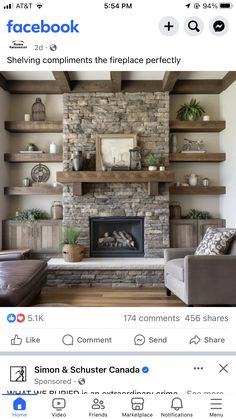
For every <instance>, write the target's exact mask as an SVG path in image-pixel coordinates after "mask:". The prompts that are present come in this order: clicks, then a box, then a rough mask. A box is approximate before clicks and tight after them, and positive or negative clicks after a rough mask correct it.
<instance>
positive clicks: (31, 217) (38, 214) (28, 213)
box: [15, 208, 49, 223]
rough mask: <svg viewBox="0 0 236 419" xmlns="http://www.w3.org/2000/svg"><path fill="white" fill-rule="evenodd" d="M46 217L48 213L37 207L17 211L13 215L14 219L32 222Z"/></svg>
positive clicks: (21, 221)
mask: <svg viewBox="0 0 236 419" xmlns="http://www.w3.org/2000/svg"><path fill="white" fill-rule="evenodd" d="M48 218H49V216H48V214H47V213H46V212H45V211H42V210H40V209H38V208H32V209H24V210H21V211H17V212H16V216H15V220H16V221H19V222H20V223H33V222H34V221H37V220H47V219H48Z"/></svg>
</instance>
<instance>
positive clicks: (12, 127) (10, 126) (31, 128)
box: [5, 121, 63, 133]
mask: <svg viewBox="0 0 236 419" xmlns="http://www.w3.org/2000/svg"><path fill="white" fill-rule="evenodd" d="M5 129H6V130H7V131H10V132H18V133H20V132H22V133H33V132H38V133H40V132H41V133H42V132H46V133H51V132H52V133H54V132H62V131H63V126H62V122H61V121H29V122H25V121H5Z"/></svg>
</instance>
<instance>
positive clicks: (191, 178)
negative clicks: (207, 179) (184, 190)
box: [188, 173, 198, 186]
mask: <svg viewBox="0 0 236 419" xmlns="http://www.w3.org/2000/svg"><path fill="white" fill-rule="evenodd" d="M197 182H198V176H197V175H195V173H191V175H190V176H189V178H188V183H189V185H190V186H197Z"/></svg>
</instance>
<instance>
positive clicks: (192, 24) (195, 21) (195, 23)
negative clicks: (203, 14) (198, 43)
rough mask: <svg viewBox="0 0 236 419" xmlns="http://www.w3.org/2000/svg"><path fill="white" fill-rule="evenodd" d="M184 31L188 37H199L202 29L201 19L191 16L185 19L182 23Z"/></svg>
mask: <svg viewBox="0 0 236 419" xmlns="http://www.w3.org/2000/svg"><path fill="white" fill-rule="evenodd" d="M184 29H185V31H186V32H187V34H188V35H191V36H198V35H201V33H202V32H203V29H204V24H203V21H202V19H200V18H199V17H197V16H191V17H189V18H188V19H186V21H185V23H184Z"/></svg>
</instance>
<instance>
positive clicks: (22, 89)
mask: <svg viewBox="0 0 236 419" xmlns="http://www.w3.org/2000/svg"><path fill="white" fill-rule="evenodd" d="M235 80H236V72H234V71H231V72H229V73H227V74H226V76H225V77H224V79H222V80H177V81H176V83H175V86H174V88H173V90H172V91H171V94H219V93H221V92H222V91H223V90H225V89H227V88H228V87H229V86H230V85H231V84H232V83H233V82H234V81H235ZM115 83H116V89H117V90H116V91H118V87H119V86H118V84H119V83H118V77H117V78H116V82H115ZM166 83H167V82H166ZM169 85H170V84H169ZM0 86H1V87H2V88H3V89H5V90H7V91H8V92H10V93H16V94H62V90H61V87H60V86H59V84H58V82H57V81H54V80H30V81H27V80H6V79H5V78H4V77H3V76H1V74H0ZM114 86H115V84H114V83H113V82H112V80H91V81H77V80H71V81H70V89H71V90H70V92H71V93H94V92H97V93H112V92H114ZM162 89H163V82H162V80H122V84H121V90H120V91H122V92H128V93H137V92H161V91H163V90H162ZM64 90H65V89H64ZM67 92H68V90H67Z"/></svg>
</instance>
